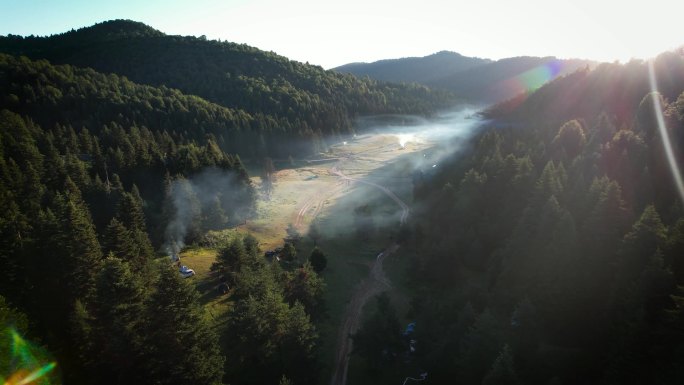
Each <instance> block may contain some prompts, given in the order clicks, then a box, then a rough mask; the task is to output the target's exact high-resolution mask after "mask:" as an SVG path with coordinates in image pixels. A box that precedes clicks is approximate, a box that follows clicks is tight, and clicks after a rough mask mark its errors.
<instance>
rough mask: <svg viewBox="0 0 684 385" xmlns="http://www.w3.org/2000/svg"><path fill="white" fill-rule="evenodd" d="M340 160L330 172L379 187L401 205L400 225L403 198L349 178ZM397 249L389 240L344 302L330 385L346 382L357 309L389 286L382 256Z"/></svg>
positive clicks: (404, 217) (405, 209)
mask: <svg viewBox="0 0 684 385" xmlns="http://www.w3.org/2000/svg"><path fill="white" fill-rule="evenodd" d="M340 163H341V162H338V163H336V164H335V165H334V166H333V167H332V168H331V170H330V171H331V172H332V173H333V174H335V175H337V176H339V177H340V178H342V179H343V180H349V181H354V182H359V183H363V184H366V185H369V186H373V187H375V188H378V189H380V190H381V191H382V192H384V193H385V194H386V195H387V196H389V197H390V198H391V199H392V200H393V201H394V202H396V203H397V205H399V207H400V208H401V211H402V212H401V224H404V223H406V220H407V218H408V215H409V207H408V205H407V204H406V203H404V201H402V200H401V199H400V198H399V197H398V196H396V194H394V193H393V192H392V191H390V190H389V189H388V188H387V187H385V186H382V185H379V184H377V183H373V182H369V181H366V180H363V179H357V178H352V177H350V176H347V175H345V174H344V173H343V172H342V171H340V169H339V165H340ZM398 248H399V245H397V244H396V243H393V244H392V245H390V246H389V247H388V248H386V249H385V250H384V251H383V252H382V253H380V254H378V256H377V257H376V258H375V261H373V263H372V264H371V270H370V274H369V276H368V277H367V278H366V279H364V280H363V281H362V282H361V283H360V285H359V286H358V288H357V289H356V291H355V292H354V295H353V296H352V299H351V301H350V303H349V305H347V310H346V311H345V314H344V317H343V322H342V326H341V327H340V331H339V334H338V341H337V353H336V354H335V367H334V370H333V376H332V379H331V381H330V384H331V385H346V384H347V371H348V369H349V356H350V354H351V352H352V340H351V335H352V334H354V333H355V332H356V331H357V330H358V329H359V323H360V321H361V311H362V310H363V306H364V305H365V304H366V302H368V300H369V299H370V298H372V297H373V296H375V295H377V294H379V293H381V292H383V291H385V290H387V289H389V288H391V287H392V285H391V283H390V281H389V279H388V278H387V275H385V271H384V270H383V268H382V265H383V262H384V261H385V258H387V257H388V256H389V255H390V254H392V253H394V252H395V251H396V250H397V249H398Z"/></svg>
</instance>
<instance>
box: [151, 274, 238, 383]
mask: <svg viewBox="0 0 684 385" xmlns="http://www.w3.org/2000/svg"><path fill="white" fill-rule="evenodd" d="M160 270H161V271H160V274H159V279H158V281H157V282H156V284H155V289H156V290H155V292H154V293H153V294H152V295H151V296H150V298H149V300H148V302H147V306H146V307H147V311H146V335H147V338H146V340H145V343H146V346H147V352H146V355H147V357H146V359H145V362H146V365H147V371H146V372H145V377H146V381H147V382H148V383H154V384H160V385H162V384H173V385H175V384H178V385H181V384H187V385H193V384H196V385H209V384H219V383H220V382H221V378H222V377H223V363H224V360H225V358H224V357H223V356H222V355H221V353H220V350H219V345H218V336H217V335H216V334H215V333H214V331H213V330H212V328H211V326H210V325H209V323H208V321H207V319H206V317H205V314H204V309H203V308H202V305H201V303H200V302H199V294H198V293H197V291H196V290H195V288H194V287H193V286H192V285H191V284H190V283H188V282H187V281H185V280H183V279H182V278H181V277H180V275H179V274H178V272H177V271H176V270H175V269H172V268H169V267H167V266H162V267H161V268H160Z"/></svg>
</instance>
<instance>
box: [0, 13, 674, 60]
mask: <svg viewBox="0 0 684 385" xmlns="http://www.w3.org/2000/svg"><path fill="white" fill-rule="evenodd" d="M631 3H633V4H628V2H622V3H617V2H613V1H600V0H574V1H570V0H556V1H542V0H528V1H516V2H513V1H494V0H479V1H460V0H451V1H445V0H423V1H421V2H420V3H418V2H416V1H412V2H405V1H403V0H394V1H388V0H382V1H377V0H376V1H373V0H345V1H330V0H290V1H282V0H250V1H248V0H194V1H186V0H147V1H140V0H119V1H102V0H64V1H54V0H0V35H7V34H16V35H23V36H27V35H31V34H33V35H38V36H46V35H51V34H56V33H62V32H66V31H69V30H71V29H78V28H81V27H86V26H90V25H93V24H95V23H99V22H102V21H106V20H112V19H130V20H135V21H140V22H143V23H145V24H147V25H149V26H151V27H153V28H155V29H158V30H160V31H162V32H164V33H166V34H170V35H193V36H200V35H206V36H207V38H208V39H221V40H227V41H232V42H236V43H245V44H249V45H251V46H254V47H257V48H259V49H263V50H267V51H274V52H276V53H278V54H280V55H283V56H286V57H288V58H290V59H293V60H298V61H301V62H310V63H311V64H318V65H321V66H323V67H324V68H332V67H336V66H339V65H343V64H347V63H352V62H373V61H376V60H382V59H392V58H401V57H412V56H413V57H421V56H426V55H430V54H432V53H435V52H438V51H443V50H449V51H454V52H458V53H460V54H462V55H465V56H474V57H481V58H489V59H501V58H505V57H513V56H527V55H529V56H556V57H559V58H581V59H593V60H599V61H609V62H612V61H614V60H620V61H623V62H624V61H627V60H629V59H630V58H649V57H653V56H655V55H657V54H658V53H660V52H663V51H667V50H671V49H674V48H677V47H679V46H681V45H682V44H684V35H683V34H681V33H680V31H679V26H680V20H679V18H680V16H681V15H682V14H684V2H680V3H677V2H673V1H671V0H651V1H649V2H648V3H647V4H644V3H643V2H631Z"/></svg>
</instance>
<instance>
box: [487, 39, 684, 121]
mask: <svg viewBox="0 0 684 385" xmlns="http://www.w3.org/2000/svg"><path fill="white" fill-rule="evenodd" d="M683 55H684V52H683V51H681V50H680V51H679V52H666V53H663V54H661V55H659V56H658V57H657V58H655V60H654V64H653V66H654V72H655V75H656V79H657V83H658V92H659V93H660V94H661V95H662V96H663V97H664V98H665V99H667V100H668V101H671V102H673V101H675V100H677V97H678V96H679V93H680V92H681V90H682V88H683V87H684V59H683ZM650 90H651V89H650V84H649V73H648V66H647V63H645V62H642V61H638V60H634V61H631V62H629V63H627V64H624V65H621V64H608V63H604V64H601V65H599V66H597V67H596V68H595V69H594V70H593V71H589V70H583V71H577V72H575V73H572V74H569V75H567V76H562V77H559V78H558V79H556V80H554V81H552V82H550V83H548V84H546V85H545V86H543V87H542V88H540V89H539V90H537V92H534V93H531V94H526V95H519V97H517V98H514V99H511V100H508V101H505V102H503V103H501V104H499V105H496V106H494V107H492V108H490V109H489V111H488V113H487V114H488V115H489V116H490V117H496V118H504V119H517V120H527V121H529V120H532V119H537V120H541V121H554V122H556V123H559V122H562V121H565V120H569V119H574V118H583V119H591V118H593V117H595V116H597V115H599V114H600V113H601V112H605V113H606V114H608V116H610V117H614V118H615V119H617V121H618V123H619V124H620V125H621V124H631V122H630V119H632V118H633V114H634V112H635V110H634V108H635V107H636V106H638V105H639V103H640V102H641V99H642V98H643V97H644V95H646V94H647V93H648V92H650Z"/></svg>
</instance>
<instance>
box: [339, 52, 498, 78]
mask: <svg viewBox="0 0 684 385" xmlns="http://www.w3.org/2000/svg"><path fill="white" fill-rule="evenodd" d="M490 62H491V60H488V59H480V58H476V57H468V56H463V55H461V54H459V53H456V52H450V51H442V52H437V53H435V54H432V55H428V56H424V57H408V58H401V59H387V60H379V61H376V62H372V63H350V64H345V65H343V66H340V67H337V68H335V71H337V72H340V73H350V74H354V75H356V76H359V77H364V76H368V77H370V78H372V79H378V80H384V81H388V82H403V83H412V82H416V83H422V84H427V83H428V82H430V81H435V80H436V81H439V80H440V79H443V78H445V77H447V76H450V75H453V74H455V73H458V72H461V71H465V70H468V69H471V68H474V67H479V66H481V65H484V64H487V63H490Z"/></svg>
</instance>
